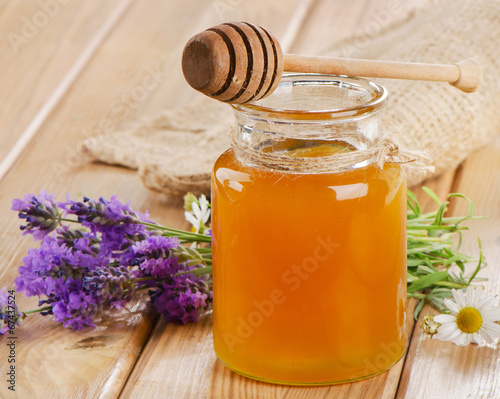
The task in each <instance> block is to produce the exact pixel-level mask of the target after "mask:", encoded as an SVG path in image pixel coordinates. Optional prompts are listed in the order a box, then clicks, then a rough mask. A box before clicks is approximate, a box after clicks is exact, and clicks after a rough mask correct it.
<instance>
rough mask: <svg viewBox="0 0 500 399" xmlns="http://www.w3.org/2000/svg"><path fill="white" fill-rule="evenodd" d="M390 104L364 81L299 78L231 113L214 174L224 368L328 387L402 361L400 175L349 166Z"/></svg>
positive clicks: (218, 331) (393, 168)
mask: <svg viewBox="0 0 500 399" xmlns="http://www.w3.org/2000/svg"><path fill="white" fill-rule="evenodd" d="M386 102H387V92H386V90H385V89H384V88H383V87H382V86H380V85H378V84H375V83H372V82H369V81H366V80H363V79H357V78H347V77H338V76H326V75H315V74H295V75H288V76H284V77H283V79H282V81H281V82H280V84H279V86H278V88H277V90H276V91H275V92H274V93H273V94H271V95H270V96H268V97H266V98H264V99H262V100H259V101H258V102H254V103H249V104H243V105H233V108H234V111H235V115H236V121H237V127H236V128H235V130H234V131H233V133H232V143H233V145H232V148H231V149H230V150H228V151H226V152H225V153H224V154H222V155H221V156H220V158H219V159H218V160H217V162H216V164H215V167H214V170H213V177H212V237H213V242H212V245H213V286H214V309H213V320H214V327H213V334H214V347H215V352H216V354H217V356H218V357H219V359H220V360H221V361H222V362H223V363H224V364H225V365H226V366H227V367H228V368H230V369H231V370H233V371H235V372H237V373H239V374H242V375H244V376H247V377H250V378H254V379H258V380H263V381H269V382H274V383H280V384H293V385H315V384H318V385H319V384H333V383H341V382H347V381H353V380H357V379H361V378H365V377H369V376H373V375H375V374H378V373H381V372H383V371H384V370H387V369H388V368H389V367H391V366H392V365H393V364H394V363H396V362H397V361H398V359H400V357H401V356H402V355H403V353H404V351H405V348H406V340H407V336H406V335H407V331H406V322H405V318H406V316H405V311H406V180H405V174H404V171H403V169H402V168H401V167H400V166H399V165H398V164H395V163H383V162H380V159H379V160H378V162H377V159H376V157H371V158H368V159H362V160H361V161H359V160H358V161H355V163H353V162H352V159H357V158H352V156H353V155H354V156H356V155H359V154H362V153H363V151H365V152H366V150H367V149H370V148H372V147H373V146H375V145H376V143H377V142H378V140H379V139H380V137H381V133H382V132H381V122H380V120H381V119H380V111H381V109H382V108H383V106H384V105H385V104H386ZM349 159H350V160H351V162H349Z"/></svg>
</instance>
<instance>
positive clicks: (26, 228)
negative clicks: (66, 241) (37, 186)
mask: <svg viewBox="0 0 500 399" xmlns="http://www.w3.org/2000/svg"><path fill="white" fill-rule="evenodd" d="M12 210H14V211H17V212H18V213H19V218H21V219H25V220H26V225H21V230H23V235H24V234H31V235H32V236H33V238H34V239H35V240H41V239H43V237H45V236H46V235H47V234H49V233H50V232H51V231H53V230H55V229H56V228H57V226H58V224H59V222H60V221H61V214H60V211H59V208H58V207H57V204H56V203H55V201H54V194H47V193H46V191H45V190H43V191H42V192H41V193H40V194H39V195H38V196H36V195H34V194H27V195H25V196H24V198H23V199H22V200H21V199H14V200H13V201H12Z"/></svg>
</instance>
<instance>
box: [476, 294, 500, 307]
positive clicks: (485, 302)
mask: <svg viewBox="0 0 500 399" xmlns="http://www.w3.org/2000/svg"><path fill="white" fill-rule="evenodd" d="M495 306H498V298H497V297H495V296H493V295H486V296H485V297H484V298H483V299H481V300H480V301H479V303H478V305H477V307H478V309H480V308H482V309H488V308H492V307H495Z"/></svg>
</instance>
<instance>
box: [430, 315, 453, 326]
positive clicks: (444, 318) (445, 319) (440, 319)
mask: <svg viewBox="0 0 500 399" xmlns="http://www.w3.org/2000/svg"><path fill="white" fill-rule="evenodd" d="M456 319H457V318H456V317H455V316H452V315H451V314H439V315H437V316H434V321H435V322H437V323H441V324H443V323H451V322H454V321H455V320H456Z"/></svg>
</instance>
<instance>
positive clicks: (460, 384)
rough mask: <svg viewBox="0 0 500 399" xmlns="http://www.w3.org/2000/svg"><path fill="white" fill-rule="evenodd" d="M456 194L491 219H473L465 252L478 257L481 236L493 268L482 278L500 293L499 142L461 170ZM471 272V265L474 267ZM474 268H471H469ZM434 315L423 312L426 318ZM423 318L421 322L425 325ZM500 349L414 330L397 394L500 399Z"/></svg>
mask: <svg viewBox="0 0 500 399" xmlns="http://www.w3.org/2000/svg"><path fill="white" fill-rule="evenodd" d="M453 191H456V192H460V193H463V194H466V195H467V196H469V197H470V198H471V199H472V201H473V202H474V205H475V207H476V214H478V215H485V216H487V217H488V219H486V220H479V221H472V222H470V223H468V224H469V226H470V231H468V232H466V233H465V235H464V242H463V246H462V249H463V251H464V252H466V253H470V254H474V253H478V247H477V237H480V238H481V241H482V245H483V250H484V254H485V256H486V259H487V262H488V267H487V268H486V269H485V270H484V271H483V272H481V273H480V276H483V277H488V279H489V280H488V281H487V282H486V283H485V284H484V286H485V287H486V290H487V291H489V292H491V293H497V294H498V293H499V292H500V267H499V266H500V260H499V259H500V241H499V236H500V228H499V226H500V210H499V209H500V139H498V138H497V139H496V140H495V141H493V142H492V143H491V144H489V145H488V146H486V147H484V148H482V149H481V150H479V151H476V152H475V153H474V154H473V155H472V156H470V157H469V158H468V159H467V161H466V162H465V163H464V164H463V167H462V168H461V171H460V174H459V179H458V180H457V184H456V185H455V186H454V188H453ZM467 211H468V209H467V204H466V203H464V202H462V201H455V202H454V204H453V206H452V207H451V213H452V214H455V215H459V214H460V215H465V214H467ZM470 268H472V266H471V267H470ZM470 268H469V269H470ZM429 313H430V314H434V313H436V312H435V311H433V310H431V309H429V308H424V310H423V311H422V317H423V316H424V315H426V314H429ZM422 317H421V318H422ZM421 318H420V319H419V322H420V321H421ZM499 356H500V350H499V349H498V348H496V349H491V348H487V347H485V348H478V347H477V346H476V345H469V346H466V347H458V346H456V345H454V344H452V343H449V342H441V341H437V340H431V339H428V338H425V337H424V336H423V334H422V333H421V332H420V331H419V329H416V330H415V334H414V337H413V340H412V345H411V348H410V351H409V361H408V364H407V365H406V367H405V370H404V373H403V375H402V379H401V385H400V388H399V390H398V395H397V397H398V398H407V399H411V398H424V397H425V398H453V397H455V398H469V397H470V398H472V397H473V398H485V399H486V398H497V397H500V381H499V379H498V375H499V373H500V365H499V363H498V358H499Z"/></svg>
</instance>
